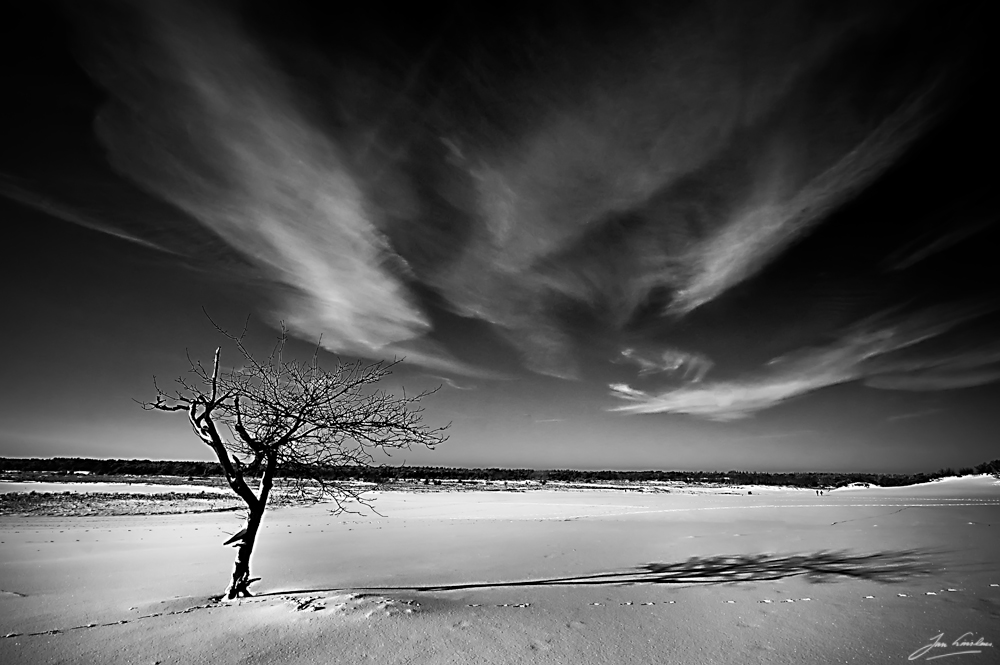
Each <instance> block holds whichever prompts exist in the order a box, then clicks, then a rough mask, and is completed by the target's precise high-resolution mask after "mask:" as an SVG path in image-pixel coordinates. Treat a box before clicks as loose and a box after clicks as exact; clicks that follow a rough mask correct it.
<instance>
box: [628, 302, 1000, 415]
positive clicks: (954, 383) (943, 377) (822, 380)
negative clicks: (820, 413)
mask: <svg viewBox="0 0 1000 665" xmlns="http://www.w3.org/2000/svg"><path fill="white" fill-rule="evenodd" d="M992 309H993V308H992V307H990V306H986V305H961V306H948V307H945V306H941V307H934V308H928V309H925V310H922V311H919V312H915V313H912V314H909V315H905V316H904V315H900V314H895V315H893V314H883V315H881V316H878V317H873V318H872V319H869V320H868V321H866V322H863V323H861V324H858V325H856V326H854V327H852V329H851V330H849V331H848V332H847V333H846V334H844V335H843V336H842V337H841V338H840V339H838V340H837V341H836V342H834V343H832V344H830V345H828V346H824V347H813V348H806V349H801V350H799V351H796V352H794V353H790V354H786V355H784V356H781V357H779V358H775V359H774V360H772V361H770V362H769V363H768V364H767V365H765V366H764V367H763V368H762V369H761V370H759V371H758V372H755V373H750V374H748V375H745V376H743V377H741V378H738V379H733V380H728V381H702V382H700V383H694V384H690V385H686V386H682V387H680V388H672V389H669V390H665V391H660V392H653V391H645V390H639V389H636V388H634V387H632V386H629V385H627V384H612V385H611V386H610V388H611V391H612V395H614V396H615V397H618V398H620V399H622V400H624V401H626V402H628V403H627V404H625V405H622V406H619V407H616V408H614V409H612V410H613V411H618V412H622V413H634V414H639V413H679V414H688V415H693V416H699V417H704V418H708V419H710V420H717V421H731V420H738V419H741V418H746V417H748V416H750V415H752V414H754V413H756V412H758V411H762V410H764V409H768V408H771V407H774V406H777V405H778V404H782V403H784V402H786V401H788V400H790V399H792V398H795V397H798V396H800V395H805V394H807V393H811V392H813V391H816V390H819V389H822V388H826V387H828V386H833V385H837V384H841V383H846V382H849V381H856V380H864V382H865V385H868V386H870V387H873V388H883V389H889V390H913V391H916V390H945V389H953V388H963V387H971V386H976V385H982V384H985V383H990V382H993V381H997V380H1000V368H998V367H990V365H991V364H994V363H997V362H998V361H1000V347H998V346H997V345H996V344H992V343H990V344H985V345H983V346H981V347H979V348H976V349H966V350H962V351H958V352H952V353H944V354H942V353H937V354H931V353H927V352H923V354H922V355H921V354H919V353H910V354H909V355H907V352H909V351H915V350H918V349H919V345H921V344H923V343H926V342H929V341H931V340H934V339H936V338H938V337H940V336H941V335H943V334H945V333H947V332H949V331H950V330H952V329H954V328H955V327H957V326H960V325H962V324H964V323H967V322H969V321H972V320H974V319H976V318H978V317H980V316H983V315H984V314H986V313H988V312H989V311H991V310H992Z"/></svg>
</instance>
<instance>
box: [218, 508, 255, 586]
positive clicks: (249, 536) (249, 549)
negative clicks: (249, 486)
mask: <svg viewBox="0 0 1000 665" xmlns="http://www.w3.org/2000/svg"><path fill="white" fill-rule="evenodd" d="M263 517H264V507H263V506H261V507H260V508H251V509H250V513H249V515H248V516H247V532H246V535H245V536H243V540H242V541H241V542H240V546H239V549H238V551H237V553H236V565H235V566H234V567H233V581H232V583H231V584H230V585H229V588H228V589H227V590H226V597H227V598H229V599H230V600H233V599H234V598H247V597H249V596H252V595H253V594H251V593H250V589H249V586H250V584H251V583H252V582H255V581H256V580H255V579H252V578H251V577H250V554H252V553H253V546H254V542H256V540H257V529H258V528H260V521H261V518H263ZM258 579H259V578H258Z"/></svg>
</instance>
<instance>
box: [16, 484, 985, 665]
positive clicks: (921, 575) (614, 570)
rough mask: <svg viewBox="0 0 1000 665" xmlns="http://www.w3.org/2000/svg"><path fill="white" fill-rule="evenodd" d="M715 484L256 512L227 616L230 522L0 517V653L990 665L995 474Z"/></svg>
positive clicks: (181, 659) (441, 497)
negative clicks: (248, 566)
mask: <svg viewBox="0 0 1000 665" xmlns="http://www.w3.org/2000/svg"><path fill="white" fill-rule="evenodd" d="M744 489H746V488H744ZM732 490H733V488H720V489H719V491H718V492H710V491H699V493H680V492H676V493H674V492H672V493H643V492H631V491H630V492H622V491H620V490H589V491H567V490H550V489H539V490H536V491H532V492H524V493H511V492H488V491H465V492H431V493H417V492H401V491H392V492H382V493H377V494H376V495H375V496H376V499H377V500H376V503H375V506H376V509H377V510H378V511H379V513H381V516H380V515H374V514H368V515H367V516H359V515H339V516H335V515H332V514H330V512H329V510H328V509H327V507H325V506H311V507H292V508H283V509H280V510H274V511H272V512H270V513H269V514H268V515H267V516H266V517H265V522H264V526H263V531H262V534H261V538H260V542H259V545H258V549H257V551H256V552H255V554H254V560H253V573H254V575H255V576H261V577H263V580H262V581H261V582H259V583H258V584H257V585H256V586H257V587H258V589H257V591H258V592H259V593H260V595H259V596H258V597H256V598H253V599H250V600H246V601H243V602H242V603H233V604H218V603H214V602H212V601H211V600H210V596H211V595H213V594H217V593H219V592H221V591H222V590H223V589H224V587H225V585H226V581H227V577H228V574H229V571H230V567H231V565H232V559H233V555H234V551H233V550H232V549H231V548H228V547H223V546H222V543H223V542H224V541H225V540H226V539H227V538H228V536H229V534H231V533H233V532H235V531H237V530H238V529H239V528H240V523H239V522H238V521H237V519H236V516H235V515H233V514H199V515H154V516H143V517H138V516H131V517H113V518H111V517H79V518H59V517H10V516H8V517H0V662H4V663H50V662H52V663H54V662H100V663H127V662H131V663H154V662H160V663H175V662H176V663H206V664H207V663H212V664H222V663H248V662H249V663H276V662H281V663H351V664H355V663H379V664H382V663H413V664H417V663H434V664H437V663H463V664H464V663H530V662H539V663H567V664H569V663H573V664H582V665H589V664H597V663H657V664H660V663H684V664H695V665H697V664H700V663H741V664H742V663H768V664H771V663H838V662H856V663H889V662H906V661H907V658H908V657H909V656H911V655H912V654H914V653H916V652H918V650H919V649H921V648H922V647H924V646H926V645H928V644H929V643H931V642H932V641H933V638H935V637H936V636H938V635H943V636H942V637H941V638H939V639H940V641H941V642H943V643H946V644H947V645H951V644H952V642H953V641H955V640H959V638H962V636H963V635H964V636H965V637H964V638H963V639H965V640H966V641H970V642H972V641H976V640H979V641H980V642H981V644H980V645H979V646H978V647H953V646H946V647H933V648H931V649H930V650H929V651H927V652H926V653H924V654H923V655H919V656H918V657H917V658H916V659H915V660H917V661H919V660H925V659H929V658H930V657H931V656H944V655H950V654H951V653H954V652H957V651H959V650H966V651H978V653H968V654H964V655H956V656H955V657H953V658H951V657H949V658H948V660H949V661H955V662H961V663H969V664H980V663H982V664H986V663H994V662H1000V622H998V618H1000V567H998V566H997V564H996V562H997V561H1000V535H998V534H1000V531H998V528H997V524H998V523H1000V484H997V483H996V482H995V479H993V478H991V477H988V476H987V477H969V478H962V479H956V480H948V481H941V482H935V483H928V484H926V485H920V486H910V487H905V488H868V489H852V490H846V491H845V490H835V491H833V492H828V493H827V494H826V495H824V496H817V495H816V494H815V493H814V492H813V491H810V490H804V491H803V490H779V489H775V488H760V489H759V491H758V490H757V489H756V488H755V489H754V490H753V494H752V495H748V494H746V493H745V492H743V493H736V494H734V493H733V492H732ZM3 635H7V637H5V638H4V637H2V636H3ZM984 644H990V645H991V646H984Z"/></svg>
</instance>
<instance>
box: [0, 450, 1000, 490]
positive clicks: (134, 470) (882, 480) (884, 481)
mask: <svg viewBox="0 0 1000 665" xmlns="http://www.w3.org/2000/svg"><path fill="white" fill-rule="evenodd" d="M0 467H2V468H3V469H4V470H8V471H34V472H49V473H56V474H58V473H73V472H75V471H87V472H90V473H91V474H93V475H96V476H123V475H131V476H180V477H194V478H199V477H213V476H221V475H222V472H221V470H220V468H219V465H218V463H217V462H185V461H158V460H117V459H110V460H108V459H88V458H79V457H56V458H49V459H43V458H33V459H19V458H0ZM979 473H992V474H1000V459H997V460H993V461H992V462H983V463H982V464H978V465H976V466H974V467H964V468H960V469H957V470H956V469H952V468H946V469H939V470H938V471H935V472H932V473H915V474H886V473H766V472H761V471H740V470H732V471H611V470H604V471H581V470H575V469H551V470H535V469H502V468H473V469H467V468H455V467H441V466H374V467H372V466H351V465H345V466H338V467H332V468H326V469H323V470H322V472H321V473H320V475H321V476H322V477H323V479H324V480H330V481H347V480H359V481H365V482H377V483H384V482H391V481H394V480H412V481H421V480H431V481H433V480H459V481H461V480H465V481H470V480H489V481H519V480H537V481H542V480H546V481H548V480H553V481H564V482H580V483H593V482H605V481H626V482H711V483H731V484H734V485H783V486H794V487H837V486H840V485H847V484H849V483H872V484H875V485H881V486H883V487H891V486H898V485H912V484H914V483H920V482H927V481H929V480H934V479H936V478H944V477H947V476H966V475H971V474H979ZM316 475H317V471H316V470H315V469H308V470H307V469H296V468H295V467H294V466H290V465H283V466H279V467H278V469H277V472H276V477H277V478H297V477H306V478H308V477H314V476H316Z"/></svg>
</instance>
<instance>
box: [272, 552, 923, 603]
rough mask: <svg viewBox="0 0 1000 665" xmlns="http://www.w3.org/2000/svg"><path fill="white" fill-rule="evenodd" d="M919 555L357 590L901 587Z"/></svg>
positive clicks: (699, 563) (769, 559) (694, 565)
mask: <svg viewBox="0 0 1000 665" xmlns="http://www.w3.org/2000/svg"><path fill="white" fill-rule="evenodd" d="M918 554H919V553H918V552H917V551H915V550H900V551H885V552H875V553H872V554H851V553H849V552H845V551H835V552H829V551H820V552H816V553H813V554H795V555H775V554H734V555H721V556H712V557H692V558H690V559H688V560H686V561H681V562H677V563H647V564H645V565H642V566H638V567H637V568H634V569H631V570H626V571H621V572H607V573H596V574H591V575H576V576H570V577H553V578H545V579H535V580H518V581H512V582H468V583H460V584H439V585H429V586H385V587H357V588H356V589H357V590H365V591H460V590H463V589H490V588H503V587H542V586H564V585H565V586H568V585H633V584H727V583H734V582H766V581H773V580H782V579H786V578H790V577H803V578H805V579H806V580H808V581H809V582H813V583H822V582H834V581H837V580H840V579H845V578H846V579H858V580H869V581H874V582H883V583H894V582H902V581H905V580H908V579H910V578H913V577H918V576H922V575H927V574H929V573H930V572H931V567H930V566H929V565H928V564H927V563H926V562H924V561H922V560H921V559H920V557H919V556H918ZM341 590H346V589H299V590H295V591H273V592H268V593H262V594H259V595H261V596H272V595H280V594H289V593H319V592H329V591H341Z"/></svg>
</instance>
